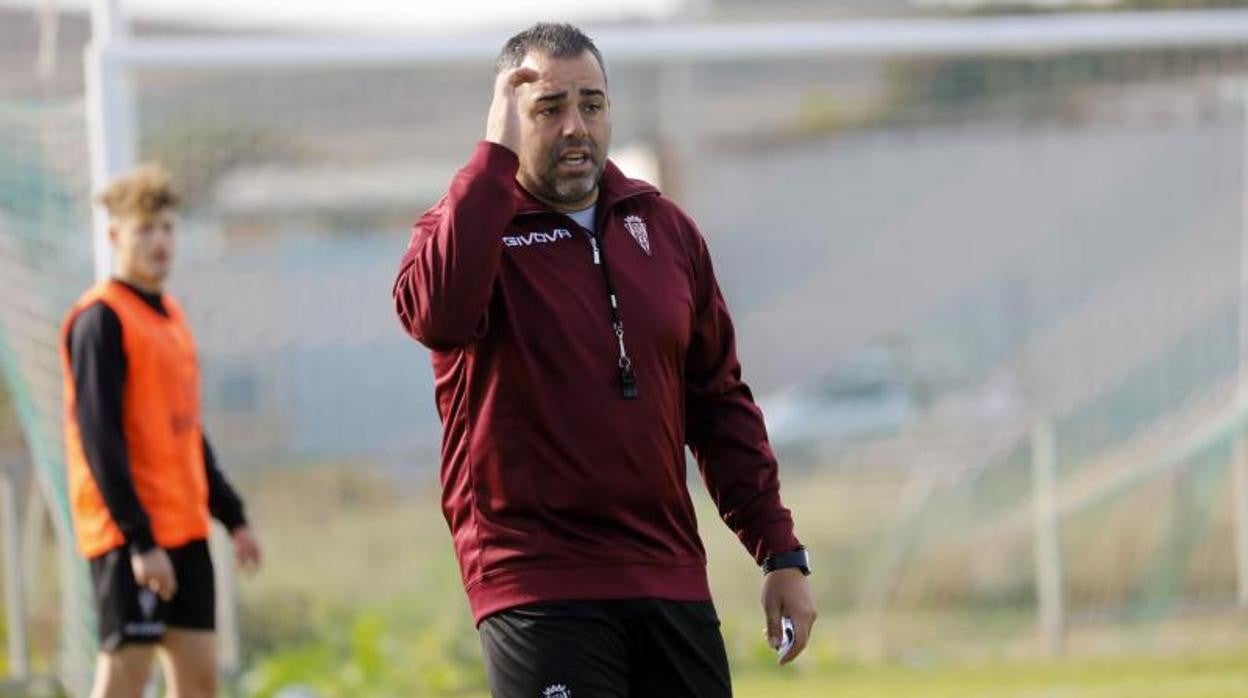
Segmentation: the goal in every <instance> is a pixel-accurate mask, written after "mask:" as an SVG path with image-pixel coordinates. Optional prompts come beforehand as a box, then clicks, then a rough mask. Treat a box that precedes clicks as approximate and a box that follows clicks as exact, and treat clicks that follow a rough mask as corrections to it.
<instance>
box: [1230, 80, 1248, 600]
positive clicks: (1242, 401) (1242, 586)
mask: <svg viewBox="0 0 1248 698" xmlns="http://www.w3.org/2000/svg"><path fill="white" fill-rule="evenodd" d="M1233 94H1234V96H1235V98H1236V101H1237V103H1238V105H1239V111H1240V120H1241V124H1242V128H1241V129H1240V138H1241V142H1240V146H1239V149H1240V150H1239V152H1240V170H1239V186H1240V214H1239V382H1238V385H1237V389H1236V391H1235V415H1236V418H1237V419H1238V418H1239V417H1240V416H1242V415H1244V414H1245V411H1248V86H1245V85H1239V86H1237V88H1236V89H1235V90H1234V92H1233ZM1231 502H1232V504H1231V505H1232V506H1233V507H1234V518H1233V522H1234V526H1235V536H1234V540H1235V569H1236V576H1237V594H1236V598H1237V600H1238V603H1239V606H1240V608H1248V435H1246V434H1245V433H1244V427H1243V425H1242V424H1241V425H1240V426H1239V428H1238V429H1236V430H1235V440H1234V444H1233V446H1232V449H1231Z"/></svg>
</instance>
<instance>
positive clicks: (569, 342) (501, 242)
mask: <svg viewBox="0 0 1248 698" xmlns="http://www.w3.org/2000/svg"><path fill="white" fill-rule="evenodd" d="M497 67H498V76H497V79H496V82H495V86H494V101H493V104H492V105H491V107H490V113H489V116H488V119H487V127H486V137H485V140H484V141H482V142H481V143H479V144H478V145H477V147H476V150H475V151H474V152H473V154H472V157H471V158H470V159H469V161H468V164H467V165H465V166H464V168H463V169H461V170H460V171H459V172H458V173H457V174H456V175H455V177H454V179H453V180H452V182H451V185H450V191H449V192H448V193H447V195H446V196H445V198H443V199H442V200H441V201H440V202H438V203H437V204H436V205H435V206H434V207H433V208H431V209H430V210H429V211H427V212H426V213H425V214H424V215H423V216H422V217H421V218H420V220H419V221H418V222H417V223H416V225H415V228H414V231H413V234H412V238H411V242H410V244H409V246H408V249H407V252H406V254H405V255H404V256H403V261H402V265H401V266H400V268H399V273H398V278H397V280H396V281H395V284H394V291H393V293H394V301H395V307H396V310H397V312H398V315H399V318H400V319H401V321H402V323H403V326H404V327H405V328H406V329H407V331H408V332H409V333H410V334H411V335H412V336H413V337H415V338H416V339H417V340H419V341H420V342H421V343H422V344H424V345H426V346H427V347H429V348H430V349H431V350H432V353H433V367H434V373H435V376H436V388H435V392H436V398H437V406H438V413H439V415H440V416H441V419H442V423H443V427H444V430H445V433H444V439H443V447H442V486H443V496H442V503H443V511H444V514H445V516H446V520H447V523H448V524H449V525H450V529H451V533H452V536H453V538H454V544H455V552H456V554H457V555H458V558H459V564H460V569H461V572H462V575H463V583H464V586H465V588H466V590H467V592H468V598H469V602H470V604H471V606H472V611H473V615H474V617H475V619H476V621H477V622H478V624H479V628H480V632H481V636H482V644H483V647H484V651H485V657H486V665H487V666H486V668H487V675H488V677H489V681H490V685H491V688H492V690H493V691H494V694H495V695H496V696H506V697H511V696H516V697H525V698H529V697H535V696H547V697H556V698H559V697H565V696H579V697H581V698H588V697H598V696H647V697H649V696H662V697H664V698H667V697H671V696H698V697H699V698H707V697H717V696H729V695H731V687H730V679H729V674H728V662H727V658H726V655H725V652H724V645H723V639H722V637H721V635H720V632H719V622H718V619H717V617H716V615H715V610H714V607H713V606H712V605H711V602H710V591H709V588H708V585H707V578H706V556H705V552H704V550H703V547H702V543H701V541H700V539H699V537H698V532H697V524H696V522H695V520H694V510H693V505H692V503H691V502H690V498H689V492H688V490H687V488H686V485H685V482H686V474H685V458H684V448H685V445H686V444H688V445H689V446H690V448H691V449H692V450H693V452H694V454H695V455H696V456H697V459H698V464H699V467H700V469H701V471H702V475H703V478H704V479H705V481H706V484H707V487H708V488H709V490H710V493H711V495H712V497H713V499H714V500H715V503H716V505H717V506H718V508H719V511H720V513H721V515H722V516H723V519H724V521H725V522H726V523H727V524H728V526H729V527H731V528H732V529H733V530H734V531H735V532H736V533H737V535H738V536H739V537H740V539H741V541H742V542H743V543H744V544H745V546H746V548H747V549H748V550H749V552H750V554H751V555H753V556H754V559H755V560H756V561H757V562H758V563H759V564H760V565H762V567H763V571H764V573H765V574H764V577H763V606H764V611H765V616H766V626H767V635H768V638H769V640H770V642H771V644H772V646H773V647H776V648H779V647H780V646H781V635H782V634H783V630H782V627H783V626H782V618H784V619H791V620H792V624H793V626H794V628H795V639H794V642H793V646H792V648H791V649H790V650H789V651H788V652H787V654H786V655H785V656H784V657H783V659H782V661H783V662H787V661H790V660H792V659H793V658H795V657H796V656H797V655H798V654H799V653H800V652H801V651H802V649H803V647H804V646H805V644H806V641H807V639H808V638H809V635H810V629H811V625H812V623H813V622H814V619H815V608H814V603H813V601H812V598H811V593H810V587H809V584H808V583H807V580H806V576H805V575H807V574H809V571H810V570H809V562H808V561H807V558H806V553H805V550H804V549H803V548H802V547H801V545H800V544H799V542H798V540H797V538H796V537H795V536H794V533H793V520H792V517H791V516H790V514H789V511H788V509H786V508H785V507H784V505H783V504H781V502H780V493H779V480H778V476H777V467H776V460H775V457H774V456H773V455H772V452H771V448H770V446H769V445H768V442H767V434H766V430H765V428H764V426H763V419H762V415H761V414H760V412H759V410H758V408H757V407H756V406H755V404H754V401H753V399H752V398H751V395H750V391H749V388H748V387H747V386H746V385H745V383H743V382H742V381H741V367H740V364H739V363H738V361H737V356H736V348H735V342H734V339H733V329H732V321H731V319H730V318H729V315H728V309H727V307H726V306H725V304H724V299H723V297H722V295H721V294H720V291H719V288H718V286H717V284H716V281H715V276H714V272H713V271H712V268H711V259H710V255H709V252H708V251H707V246H706V242H705V240H703V238H702V235H701V234H700V233H699V232H698V229H697V227H696V226H695V225H694V223H693V221H692V220H691V219H690V218H689V217H688V216H687V215H685V214H684V213H683V212H682V211H681V210H680V209H679V208H678V207H677V206H676V205H675V204H673V203H672V202H671V201H669V200H668V199H665V198H663V196H662V195H661V194H660V193H659V192H658V191H657V190H656V189H654V187H652V186H650V185H649V184H646V183H645V182H641V181H637V180H633V179H628V178H626V177H625V176H624V175H623V174H621V173H620V171H619V170H618V169H617V168H616V167H615V165H614V164H612V163H611V162H610V161H608V160H607V158H606V155H607V146H608V143H609V142H610V137H611V118H610V113H611V112H610V108H611V104H610V100H609V99H608V96H607V79H606V75H605V71H604V69H603V61H602V57H601V55H600V54H599V52H598V49H597V48H596V47H595V46H594V44H593V43H592V41H590V39H588V38H587V37H586V36H585V35H584V34H582V33H581V32H580V31H579V30H578V29H576V28H575V27H571V26H569V25H560V24H538V25H535V26H534V27H532V28H530V29H528V30H526V31H524V32H522V33H520V34H518V35H516V36H514V37H512V38H511V39H510V40H509V41H508V42H507V44H506V46H505V47H504V48H503V51H502V53H501V55H500V56H499V60H498V66H497Z"/></svg>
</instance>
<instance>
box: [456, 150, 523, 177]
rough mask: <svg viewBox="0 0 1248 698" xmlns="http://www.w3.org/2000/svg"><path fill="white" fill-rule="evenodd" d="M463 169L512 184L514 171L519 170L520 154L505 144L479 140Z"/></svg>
mask: <svg viewBox="0 0 1248 698" xmlns="http://www.w3.org/2000/svg"><path fill="white" fill-rule="evenodd" d="M465 169H468V170H472V171H474V172H479V173H481V174H483V175H485V176H487V177H491V178H495V179H497V180H498V181H499V182H500V183H501V184H503V185H504V186H512V183H513V182H515V180H516V172H518V171H519V170H520V156H518V155H516V154H515V153H514V152H512V150H511V148H508V147H507V146H505V145H499V144H498V143H494V142H492V141H479V142H478V143H477V147H476V149H475V150H473V151H472V157H470V158H469V159H468V165H467V167H466V168H465Z"/></svg>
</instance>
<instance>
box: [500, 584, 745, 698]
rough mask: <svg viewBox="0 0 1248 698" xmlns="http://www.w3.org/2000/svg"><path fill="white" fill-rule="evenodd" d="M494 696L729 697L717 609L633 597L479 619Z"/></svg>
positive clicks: (553, 604) (548, 605)
mask: <svg viewBox="0 0 1248 698" xmlns="http://www.w3.org/2000/svg"><path fill="white" fill-rule="evenodd" d="M480 631H481V644H482V647H483V648H484V650H485V665H486V675H487V677H488V679H489V682H490V690H491V692H492V693H493V695H494V698H658V697H661V698H682V697H685V696H687V697H688V698H730V696H732V680H731V678H730V677H729V672H728V655H727V653H726V652H725V651H724V639H723V635H721V634H720V631H719V617H718V616H717V615H716V614H715V606H714V605H713V604H712V603H711V602H709V601H707V602H685V601H664V600H660V599H629V600H623V601H560V602H551V603H539V604H533V605H530V606H521V607H519V608H513V609H510V610H506V611H502V612H500V613H496V614H494V615H492V616H489V617H487V618H485V619H484V620H482V621H481V625H480Z"/></svg>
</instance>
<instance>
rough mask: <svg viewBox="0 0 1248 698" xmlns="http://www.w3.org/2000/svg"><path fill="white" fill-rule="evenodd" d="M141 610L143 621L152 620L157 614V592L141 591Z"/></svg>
mask: <svg viewBox="0 0 1248 698" xmlns="http://www.w3.org/2000/svg"><path fill="white" fill-rule="evenodd" d="M139 610H140V611H143V619H144V620H151V619H152V614H153V613H155V612H156V592H154V591H152V590H151V589H140V590H139Z"/></svg>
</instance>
